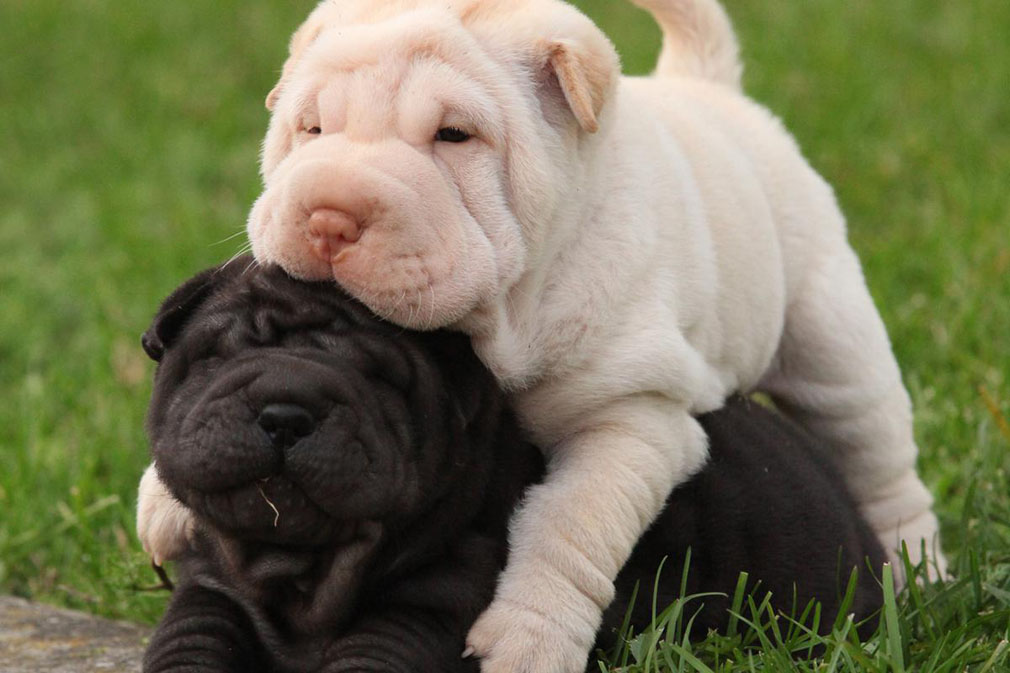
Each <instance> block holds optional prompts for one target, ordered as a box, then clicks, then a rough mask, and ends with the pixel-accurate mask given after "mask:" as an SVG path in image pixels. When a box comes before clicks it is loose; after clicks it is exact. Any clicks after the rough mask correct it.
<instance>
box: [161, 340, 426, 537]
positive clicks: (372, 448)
mask: <svg viewBox="0 0 1010 673" xmlns="http://www.w3.org/2000/svg"><path fill="white" fill-rule="evenodd" d="M175 397H176V403H177V404H179V405H180V407H181V408H180V413H179V416H180V420H179V422H178V423H177V424H176V425H175V429H176V430H175V432H174V433H171V434H172V435H174V436H165V437H161V438H158V439H159V441H156V442H155V445H154V450H155V458H156V461H157V463H158V471H159V474H160V475H161V476H162V479H163V480H164V481H165V483H166V484H167V485H168V487H169V488H170V489H171V490H172V491H173V492H174V493H175V494H176V495H177V496H178V497H179V498H180V499H181V500H182V501H183V502H185V503H186V504H187V505H189V506H190V507H192V508H193V509H195V510H196V511H198V512H199V513H200V514H202V515H203V516H204V517H206V518H207V519H209V520H211V521H213V522H214V523H215V524H216V525H217V526H219V527H220V528H222V529H224V530H226V531H230V532H232V533H235V534H239V535H242V536H245V537H248V538H251V539H258V540H263V541H272V542H284V543H304V544H316V543H318V542H319V541H320V540H321V538H325V537H326V536H327V535H332V534H335V533H336V532H338V531H340V530H343V529H344V528H346V526H347V525H349V524H352V523H353V522H357V521H365V520H379V519H381V518H383V516H384V515H385V514H386V513H388V512H389V511H395V510H396V508H397V506H398V504H399V500H400V499H403V498H409V497H413V495H412V494H411V493H410V492H409V491H410V489H405V488H403V486H402V484H403V482H404V470H405V469H406V468H405V461H404V456H403V455H402V451H403V450H404V447H405V446H407V445H409V444H410V443H411V441H412V440H411V439H410V438H409V437H408V436H406V435H404V434H403V430H402V429H403V428H404V427H409V426H410V425H411V423H410V416H411V413H410V411H409V409H408V405H407V403H406V399H405V398H406V396H405V393H404V392H403V391H398V390H395V389H390V388H383V386H382V385H381V384H380V383H378V382H376V381H375V380H374V379H372V378H371V377H370V376H367V375H364V374H363V373H362V372H361V371H359V368H358V367H356V366H355V363H354V361H353V359H351V360H348V359H347V358H346V357H342V356H341V355H340V354H333V353H328V352H326V351H315V350H311V349H299V350H298V351H297V352H294V351H293V350H292V349H283V350H282V349H276V350H274V349H270V348H262V349H258V350H253V351H251V352H249V353H247V354H244V355H243V356H240V357H238V358H235V359H233V360H231V361H229V362H225V363H221V364H218V365H217V366H216V368H215V370H214V371H213V372H212V375H210V376H205V377H203V378H199V377H194V379H193V382H192V385H191V386H186V385H184V386H182V387H180V388H179V390H177V391H176V396H175ZM394 428H400V430H399V431H397V430H395V429H394Z"/></svg>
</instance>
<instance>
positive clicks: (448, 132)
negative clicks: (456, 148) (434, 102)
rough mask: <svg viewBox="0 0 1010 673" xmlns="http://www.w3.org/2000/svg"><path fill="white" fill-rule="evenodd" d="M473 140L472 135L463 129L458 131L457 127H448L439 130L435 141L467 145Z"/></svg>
mask: <svg viewBox="0 0 1010 673" xmlns="http://www.w3.org/2000/svg"><path fill="white" fill-rule="evenodd" d="M470 138H471V136H470V134H469V133H467V132H466V131H464V130H462V129H458V128H456V127H455V126H446V127H445V128H441V129H439V130H438V133H436V134H435V140H440V141H442V142H446V143H465V142H466V141H467V140H469V139H470Z"/></svg>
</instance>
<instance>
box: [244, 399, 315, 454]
mask: <svg viewBox="0 0 1010 673" xmlns="http://www.w3.org/2000/svg"><path fill="white" fill-rule="evenodd" d="M256 421H257V422H258V423H259V425H260V427H261V428H263V430H264V431H266V433H267V435H269V436H270V441H271V442H273V444H274V446H275V447H277V448H278V449H286V448H288V447H290V446H293V445H294V443H295V442H297V441H298V440H299V439H301V438H302V437H306V436H308V435H311V434H312V431H313V430H315V429H316V419H315V418H314V417H313V416H312V414H310V413H309V412H308V410H307V409H304V408H302V407H300V406H298V405H297V404H280V403H278V404H268V405H267V406H265V407H263V410H262V411H261V412H260V415H259V418H258V419H256Z"/></svg>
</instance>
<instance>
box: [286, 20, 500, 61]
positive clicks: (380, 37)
mask: <svg viewBox="0 0 1010 673" xmlns="http://www.w3.org/2000/svg"><path fill="white" fill-rule="evenodd" d="M421 56H430V57H435V58H438V59H440V60H443V61H445V62H447V63H451V64H454V65H456V66H458V67H462V66H464V65H475V64H479V63H481V62H482V61H485V60H486V57H483V55H482V54H481V53H480V50H479V48H478V45H477V43H476V41H475V40H474V38H473V37H472V36H471V35H470V34H469V32H468V31H467V30H466V29H465V28H464V27H463V25H462V24H461V23H460V22H459V19H457V18H456V17H454V16H452V15H451V14H449V13H447V12H440V11H435V10H417V11H413V12H408V13H406V14H402V15H399V16H396V17H393V18H391V19H389V20H387V21H383V22H381V23H373V24H352V25H343V26H329V27H327V28H325V29H324V30H322V31H321V32H320V34H319V37H318V38H317V39H316V40H315V42H314V43H313V44H312V46H311V47H309V49H308V50H307V51H306V58H305V59H304V60H305V61H311V62H314V65H315V66H316V67H322V68H326V69H328V70H330V71H332V72H347V71H352V70H357V69H359V68H362V67H367V66H374V65H378V64H380V63H385V62H388V61H390V60H394V59H395V60H401V61H404V62H410V61H411V60H413V59H414V58H417V57H421Z"/></svg>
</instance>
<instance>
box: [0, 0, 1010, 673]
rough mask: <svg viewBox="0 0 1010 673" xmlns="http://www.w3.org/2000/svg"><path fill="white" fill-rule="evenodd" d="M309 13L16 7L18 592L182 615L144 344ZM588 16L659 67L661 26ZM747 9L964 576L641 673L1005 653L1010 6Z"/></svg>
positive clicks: (982, 665) (669, 653) (13, 338)
mask: <svg viewBox="0 0 1010 673" xmlns="http://www.w3.org/2000/svg"><path fill="white" fill-rule="evenodd" d="M312 4H313V3H312V2H311V0H298V1H296V2H266V1H264V0H253V1H251V2H250V1H248V0H247V1H245V2H239V1H238V0H222V1H220V2H213V3H210V2H202V3H194V2H187V3H157V2H152V3H122V2H112V1H111V0H79V1H78V2H72V3H66V2H56V1H55V0H5V1H4V2H3V3H0V25H2V26H4V37H3V39H2V40H0V122H2V133H0V512H2V515H0V591H5V592H12V593H16V594H20V595H24V596H29V597H31V598H34V599H37V600H43V601H50V602H55V603H59V604H64V605H69V606H73V607H79V608H84V609H88V610H91V611H94V612H97V613H100V614H104V615H110V616H115V617H126V618H131V619H138V620H142V621H152V620H154V619H156V618H157V616H158V614H159V613H160V611H161V609H162V608H163V605H164V600H165V597H164V596H163V595H161V594H157V593H152V592H144V591H140V590H138V587H143V586H145V585H148V584H151V583H152V582H153V577H152V575H151V574H150V572H149V571H148V569H147V567H146V562H145V559H144V557H143V555H142V554H141V553H140V551H139V548H138V545H137V543H136V541H135V539H134V536H133V533H132V528H133V504H134V497H135V496H134V489H135V485H136V481H137V478H138V476H139V474H140V472H141V469H142V466H143V465H144V464H145V463H146V462H147V454H146V444H145V438H144V432H143V416H144V408H145V405H146V402H147V396H148V393H149V390H150V387H149V381H148V379H149V376H150V366H149V365H148V363H147V362H146V361H145V359H144V357H143V355H142V353H141V351H140V349H139V347H138V345H137V341H138V335H139V334H140V333H141V332H142V331H143V329H144V328H145V327H146V324H147V321H148V320H149V318H150V316H151V314H152V312H153V310H154V308H155V306H156V305H157V303H158V301H159V300H160V299H161V298H162V296H163V295H164V294H165V293H166V292H167V291H168V290H169V289H171V288H172V287H173V286H174V285H175V284H176V283H177V282H178V281H180V280H181V279H183V278H184V277H186V276H188V275H189V274H191V273H192V272H194V271H196V270H197V269H200V268H202V267H204V266H207V265H209V264H212V263H214V262H216V261H218V260H221V259H222V258H224V257H226V256H228V255H230V254H231V253H233V252H234V251H235V250H236V249H237V248H238V247H239V245H240V241H241V237H239V238H236V239H232V240H229V241H227V242H223V243H221V241H222V240H223V239H225V238H227V237H229V236H231V235H232V234H235V233H237V232H240V231H241V229H242V227H243V224H244V218H245V212H246V210H247V208H248V206H249V204H250V203H251V201H252V199H253V198H254V197H255V195H256V194H257V191H258V188H259V183H258V178H257V174H256V155H257V149H258V144H259V140H260V138H261V136H262V133H263V131H264V129H265V126H266V121H267V115H266V112H265V110H264V109H263V106H262V101H263V97H264V96H265V94H266V92H267V91H268V90H269V89H270V87H271V86H272V84H273V82H274V80H275V78H276V75H277V73H278V71H279V67H280V64H281V62H282V61H283V56H284V52H285V49H286V41H287V37H288V35H289V34H290V31H291V30H292V29H293V28H294V26H295V25H297V23H298V21H299V20H300V19H301V18H302V17H303V16H304V15H305V14H306V13H307V12H308V10H309V9H310V8H311V6H312ZM583 6H584V7H586V8H587V10H588V11H590V13H591V14H593V16H594V17H595V18H597V20H599V21H600V23H601V25H603V26H604V28H605V29H606V30H607V31H608V33H609V34H611V35H612V36H613V37H614V39H615V42H616V43H617V44H618V46H619V48H620V49H621V51H622V54H623V55H624V58H625V63H626V66H627V69H628V70H629V71H632V72H644V71H647V70H648V68H649V64H650V62H651V60H652V59H653V58H654V55H655V52H656V49H657V46H658V42H659V36H658V31H657V30H656V29H655V28H654V27H653V26H652V25H651V24H650V22H649V19H648V17H647V16H646V15H645V14H644V13H642V12H639V11H638V10H636V9H634V8H632V7H631V6H630V5H628V4H626V3H624V2H619V1H617V0H607V1H605V0H594V1H587V2H584V3H583ZM728 6H729V9H730V11H731V13H732V14H733V17H734V20H735V22H736V25H737V28H738V30H739V32H740V35H741V41H742V43H743V51H744V57H745V59H746V73H747V74H746V85H747V89H748V91H749V92H750V93H751V94H752V95H753V96H755V97H756V98H757V99H759V100H761V101H763V102H765V103H766V104H768V105H769V106H770V107H771V108H772V109H773V110H774V111H775V112H777V113H778V114H780V115H781V116H782V117H783V118H784V120H785V121H786V124H787V125H788V127H789V128H790V129H791V130H792V131H793V132H794V133H795V134H796V136H797V138H798V139H799V141H800V143H801V145H802V146H803V148H804V149H805V151H806V153H807V155H808V156H809V158H810V160H811V161H812V162H813V164H814V165H815V166H816V167H817V168H818V169H819V170H820V171H821V172H822V173H823V174H824V175H825V176H826V177H827V178H828V180H829V181H830V182H831V183H832V184H833V185H835V187H836V189H837V191H838V195H839V198H840V200H841V202H842V205H843V208H844V209H845V211H846V213H847V214H848V217H849V221H850V231H851V238H852V241H853V244H854V245H855V247H856V248H857V250H858V251H859V252H860V255H861V257H862V259H863V262H864V265H865V269H866V274H867V278H868V281H869V284H870V287H871V290H872V291H873V293H874V295H875V297H876V298H877V300H878V303H879V305H880V309H881V311H882V313H883V316H884V319H885V321H886V322H887V324H888V327H889V329H890V332H891V335H892V339H893V341H894V346H895V350H896V352H897V355H898V358H899V360H900V362H901V364H902V367H903V370H904V372H905V378H906V382H907V383H908V386H909V388H910V390H911V392H912V396H913V398H914V401H915V404H916V411H917V416H916V434H917V437H918V440H919V443H920V446H921V449H922V457H921V468H922V472H923V474H924V476H925V478H926V480H927V482H928V483H929V485H930V486H931V487H932V488H933V490H934V492H935V493H936V494H937V497H938V502H937V509H938V511H939V514H940V516H941V520H942V524H943V530H944V534H945V542H946V545H947V548H948V551H949V552H950V553H951V556H952V558H953V560H954V562H955V565H956V567H957V569H958V571H959V575H958V576H959V578H960V579H959V580H958V581H957V582H956V583H949V584H947V585H943V586H939V587H933V586H929V587H925V588H924V589H923V590H922V591H921V592H916V593H913V594H912V595H908V594H904V595H900V596H898V597H897V598H896V601H895V603H894V607H893V613H892V614H891V616H892V617H893V619H889V620H885V621H886V622H887V623H888V624H889V626H888V630H887V631H886V632H885V633H882V634H881V635H880V637H879V639H878V640H872V641H870V642H868V643H863V644H859V643H854V642H852V636H851V631H850V632H849V633H848V634H847V635H845V634H842V633H838V634H837V635H836V636H835V637H836V640H837V646H832V645H829V646H828V647H827V648H826V652H828V654H829V655H830V657H835V656H837V657H838V658H837V665H838V668H831V667H827V666H822V667H820V668H818V666H820V664H814V663H805V662H803V661H802V660H800V661H794V660H793V658H792V657H787V656H785V655H784V652H787V651H788V650H789V647H790V643H791V642H792V641H789V639H788V638H786V637H785V636H783V638H782V640H786V641H787V642H786V643H785V644H783V643H780V642H778V641H777V640H776V638H775V637H773V635H774V630H773V629H771V628H770V626H768V624H767V621H768V620H767V619H764V618H763V617H756V616H755V615H750V616H749V617H748V619H752V620H754V619H764V621H762V622H760V623H761V624H764V626H763V627H762V628H761V629H759V631H760V633H761V634H763V635H764V636H765V637H767V638H770V640H769V641H768V642H767V643H765V650H766V651H765V654H755V653H754V652H753V651H752V650H749V649H748V642H745V636H744V635H741V634H738V636H737V639H738V640H737V641H733V642H730V641H720V640H718V639H717V637H715V636H713V638H716V639H715V640H712V639H710V640H709V641H706V643H694V644H691V647H685V646H684V644H683V642H682V641H675V642H674V644H673V645H664V644H663V643H666V642H667V639H666V637H665V635H664V636H663V637H662V638H659V641H660V653H659V654H658V655H657V656H654V657H653V658H651V659H650V660H649V662H650V663H649V667H643V665H641V663H639V662H637V661H636V660H634V657H632V658H631V659H629V660H628V661H629V667H630V669H631V670H636V671H637V670H643V671H644V670H656V668H655V666H657V665H658V666H661V667H668V668H663V670H685V671H687V670H706V669H705V668H703V667H700V666H702V665H703V666H708V667H709V668H710V669H712V670H715V671H720V672H724V671H725V672H727V673H728V672H730V671H749V670H791V669H789V668H788V667H790V666H793V667H796V669H797V670H818V671H820V670H853V671H855V670H860V671H863V670H865V671H885V670H887V671H892V670H893V671H900V670H908V671H911V670H919V671H945V670H950V671H955V670H956V671H961V670H964V669H965V667H966V666H969V665H970V670H972V671H977V672H979V673H982V672H988V671H1001V670H1003V671H1005V670H1008V667H1010V661H1008V659H1007V655H1006V652H1007V650H1006V647H1005V646H1001V645H999V642H1000V640H1001V639H1006V638H1007V635H1008V634H1007V629H1008V627H1007V624H1008V621H1010V533H1008V527H1010V482H1008V477H1007V469H1008V467H1010V458H1008V456H1010V436H1008V435H1007V434H1001V432H1000V429H999V428H1000V425H999V422H998V421H997V419H998V418H1003V419H1006V418H1007V416H1010V381H1008V373H1010V208H1008V206H1007V198H1006V196H1005V194H1006V192H1007V191H1008V190H1007V177H1008V176H1010V133H1008V132H1007V129H1008V128H1010V97H1008V96H1007V82H1010V48H1008V47H1007V42H1006V36H1007V35H1008V34H1010V3H1005V2H991V1H984V0H963V1H960V2H948V3H937V2H932V1H929V0H891V1H890V2H887V3H881V2H871V1H870V0H852V1H850V2H845V3H841V2H829V1H828V0H805V1H804V2H795V1H791V0H768V1H766V2H760V3H757V2H745V1H744V0H729V1H728ZM1004 423H1005V420H1004ZM745 616H746V615H745ZM674 631H675V629H674ZM744 631H745V629H742V630H741V633H743V632H744ZM669 632H672V631H669ZM664 633H667V631H664ZM749 637H753V638H757V636H749ZM756 642H757V644H758V645H760V644H761V639H760V638H757V641H756ZM751 644H753V643H751ZM792 644H795V643H792ZM674 645H675V646H674ZM1000 647H1003V649H999V648H1000ZM678 648H679V649H678ZM734 648H735V649H734ZM639 650H640V651H641V652H644V651H645V649H643V648H641V647H640V648H639ZM836 653H840V654H836ZM992 657H995V658H992ZM1001 657H1002V658H1001ZM667 659H669V660H670V662H672V663H670V662H668V661H667ZM731 660H732V663H730V661H731ZM643 661H644V660H643ZM828 661H829V662H830V661H831V659H830V658H829V659H828ZM678 662H679V663H678ZM944 662H948V663H946V664H945V663H944ZM987 666H988V667H987ZM636 667H637V668H636Z"/></svg>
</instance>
